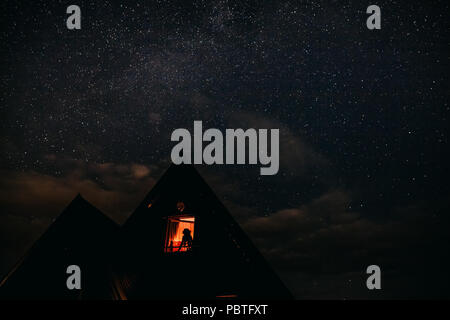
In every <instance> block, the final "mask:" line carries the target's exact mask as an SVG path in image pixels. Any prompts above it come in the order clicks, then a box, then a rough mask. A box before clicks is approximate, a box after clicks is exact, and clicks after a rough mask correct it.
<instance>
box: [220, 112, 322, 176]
mask: <svg viewBox="0 0 450 320" xmlns="http://www.w3.org/2000/svg"><path fill="white" fill-rule="evenodd" d="M228 123H229V125H230V127H231V128H242V129H244V130H245V129H248V128H254V129H279V130H280V170H284V171H288V172H291V173H294V174H295V175H297V176H299V175H304V174H306V173H307V172H308V170H310V169H316V168H321V170H324V169H326V168H327V167H328V166H329V165H330V164H329V161H328V160H327V159H326V158H325V157H324V156H323V155H321V154H320V153H318V152H316V151H315V150H313V148H312V147H311V146H309V145H308V143H306V142H305V140H304V139H302V137H301V133H300V132H294V131H293V130H292V129H290V128H289V127H288V126H287V125H285V124H283V123H281V122H280V121H277V120H275V119H269V118H266V117H262V116H261V115H259V114H255V113H248V112H239V113H233V114H231V115H230V116H229V118H228Z"/></svg>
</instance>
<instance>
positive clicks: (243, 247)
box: [114, 165, 292, 299]
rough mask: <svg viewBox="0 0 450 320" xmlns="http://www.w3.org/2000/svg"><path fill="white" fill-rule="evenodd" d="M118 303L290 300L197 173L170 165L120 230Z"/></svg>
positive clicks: (115, 278) (285, 289) (282, 285)
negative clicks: (149, 300)
mask: <svg viewBox="0 0 450 320" xmlns="http://www.w3.org/2000/svg"><path fill="white" fill-rule="evenodd" d="M117 252H118V254H117V255H116V259H115V262H114V269H115V276H114V284H115V287H116V290H117V292H118V295H117V297H116V298H119V299H148V298H150V299H167V298H178V299H193V298H194V299H211V298H238V299H257V298H263V299H290V298H292V296H291V294H290V292H289V291H288V290H287V288H286V287H285V285H284V284H283V283H282V282H281V280H280V279H279V278H278V276H277V275H276V274H275V273H274V271H273V270H272V269H271V267H270V266H269V265H268V264H267V262H266V261H265V259H264V257H263V256H262V255H261V254H260V252H259V251H258V249H257V248H256V247H255V246H254V245H253V243H252V242H251V241H250V239H249V238H248V237H247V236H246V234H245V233H244V232H243V231H242V229H241V228H240V227H239V225H238V224H237V223H236V221H235V220H234V219H233V217H232V216H231V215H230V214H229V212H228V211H227V209H226V208H225V207H224V206H223V205H222V203H221V202H220V201H219V199H218V198H217V197H216V195H215V194H214V192H213V191H212V190H211V189H210V188H209V186H208V185H207V184H206V182H205V181H204V180H203V178H202V177H201V176H200V175H199V173H198V172H197V170H196V169H195V168H194V166H191V165H178V166H177V165H172V166H171V167H170V168H169V169H168V170H167V171H166V172H165V174H164V175H163V176H162V178H161V179H160V180H159V181H158V183H157V184H156V186H155V187H154V188H153V189H152V190H151V191H150V193H149V194H148V195H147V196H146V197H145V199H144V200H143V201H142V203H141V204H140V205H139V207H138V208H137V209H136V210H135V211H134V213H133V214H132V215H131V216H130V217H129V219H128V220H127V221H126V222H125V224H124V225H123V226H122V228H121V234H120V237H119V242H118V251H117Z"/></svg>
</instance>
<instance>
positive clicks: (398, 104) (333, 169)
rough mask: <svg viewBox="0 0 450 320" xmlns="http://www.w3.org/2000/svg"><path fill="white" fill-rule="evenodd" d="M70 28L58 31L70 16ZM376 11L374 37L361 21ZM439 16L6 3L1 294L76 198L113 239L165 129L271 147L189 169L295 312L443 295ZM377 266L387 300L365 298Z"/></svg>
mask: <svg viewBox="0 0 450 320" xmlns="http://www.w3.org/2000/svg"><path fill="white" fill-rule="evenodd" d="M71 4H77V5H78V6H80V8H81V16H82V22H81V30H68V29H67V28H66V19H67V17H68V15H67V14H66V8H67V6H69V5H71ZM371 4H377V5H378V6H380V8H381V17H382V22H381V26H382V27H381V30H374V31H371V30H368V29H367V27H366V19H367V17H368V14H366V8H367V7H368V6H369V5H371ZM447 12H450V10H449V5H448V3H446V2H445V1H429V2H424V1H401V2H398V1H376V2H373V3H372V2H370V3H369V2H364V1H362V2H361V1H279V2H268V1H242V0H241V1H232V0H229V1H226V0H220V1H185V0H184V1H136V2H133V3H127V2H126V1H106V2H103V1H81V0H80V1H78V0H77V1H70V2H68V1H52V2H41V1H33V2H32V3H30V2H21V1H3V2H2V4H1V10H0V24H1V29H0V30H1V38H0V40H1V43H2V45H1V46H0V59H1V60H0V61H1V64H0V118H1V121H0V146H1V154H0V209H1V211H0V257H1V259H0V276H3V275H4V274H6V272H8V270H9V269H10V268H11V267H12V266H13V265H14V264H15V262H16V261H17V260H18V259H19V258H20V257H21V256H22V255H23V254H24V252H26V249H27V248H29V247H30V245H31V244H32V243H33V242H34V241H35V240H36V239H37V238H38V237H39V235H40V234H42V232H44V231H45V229H46V228H47V227H48V225H49V224H50V223H51V222H52V220H53V219H54V218H55V217H56V216H57V215H58V214H59V213H60V212H61V210H62V209H63V208H64V207H65V206H66V205H67V204H68V203H69V202H70V200H71V199H72V198H73V197H75V195H76V194H77V193H78V192H80V193H81V194H82V195H83V196H84V197H85V198H86V199H87V200H88V201H90V202H91V203H92V204H94V205H95V206H97V207H98V208H99V209H101V210H102V211H103V212H104V213H105V214H107V215H108V216H110V217H111V218H113V219H114V220H115V221H117V222H118V223H122V222H123V221H125V220H126V218H127V217H128V216H129V214H130V213H131V212H132V211H133V210H134V209H135V207H136V206H137V205H138V204H139V202H140V201H141V200H142V198H143V197H144V195H145V194H146V193H147V192H148V191H149V190H150V189H151V187H152V186H153V185H154V184H155V183H156V181H157V180H158V178H159V177H160V176H161V174H162V173H163V172H164V171H165V170H166V169H167V168H168V167H169V165H170V151H171V148H172V147H173V145H174V143H172V142H171V141H170V135H171V133H172V131H173V130H174V129H176V128H188V129H189V130H192V128H193V121H194V120H202V121H203V127H204V128H211V127H213V128H219V129H221V130H224V129H225V128H278V129H280V171H279V173H278V174H277V175H275V176H260V175H259V165H257V166H246V165H245V166H237V165H234V166H233V165H231V166H198V170H199V171H200V173H201V174H202V176H203V177H204V178H205V179H206V181H207V182H208V183H209V184H210V186H211V187H212V188H213V189H214V190H215V192H216V193H217V195H218V196H219V198H220V199H221V200H222V201H223V203H224V204H225V205H226V207H227V208H228V209H229V210H230V211H231V213H232V215H233V216H234V217H235V218H236V220H237V221H238V222H239V223H240V224H241V225H242V227H243V228H244V230H245V231H247V233H248V234H249V236H250V237H251V239H252V240H253V241H254V242H255V244H256V245H257V246H258V248H259V249H260V250H261V252H262V253H263V254H264V255H265V257H266V258H267V259H268V261H269V262H270V263H271V265H272V266H273V267H274V269H275V270H276V271H277V273H278V274H279V275H280V277H281V278H282V279H283V280H284V282H285V283H286V285H287V286H288V287H289V288H290V289H291V291H292V292H293V293H294V294H295V296H296V297H297V298H300V299H301V298H313V299H328V298H334V299H354V298H370V299H371V298H420V297H421V298H432V297H444V296H446V297H448V295H449V292H450V291H449V289H450V277H449V275H448V268H449V267H450V257H449V248H448V244H449V243H450V241H449V240H450V235H449V234H448V230H449V227H450V218H449V216H448V214H449V212H448V208H449V207H450V206H449V198H450V197H449V196H450V192H449V188H448V184H449V179H448V177H447V175H446V174H448V169H449V168H448V163H449V160H450V159H449V158H450V157H449V152H448V139H449V136H448V130H447V128H448V118H449V113H450V106H449V92H450V90H449V86H448V83H449V82H448V75H449V37H448V32H449V23H448V21H449V19H448V16H447ZM371 264H378V265H379V266H380V267H381V270H382V287H383V289H382V290H381V291H377V292H373V291H369V290H367V288H366V287H365V280H366V278H367V275H366V273H365V270H366V268H367V266H369V265H371Z"/></svg>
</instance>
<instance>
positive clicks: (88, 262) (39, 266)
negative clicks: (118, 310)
mask: <svg viewBox="0 0 450 320" xmlns="http://www.w3.org/2000/svg"><path fill="white" fill-rule="evenodd" d="M118 228H119V226H118V225H117V224H116V223H115V222H114V221H112V220H111V219H110V218H109V217H107V216H106V215H104V214H103V213H102V212H101V211H100V210H98V209H97V208H95V207H94V206H93V205H91V204H90V203H89V202H87V201H86V200H85V199H84V198H83V197H82V196H81V195H80V194H78V195H77V196H76V197H75V198H74V199H73V200H72V201H71V203H70V204H69V205H68V206H67V207H66V208H65V209H64V210H63V211H62V213H61V214H60V215H59V216H58V217H57V218H56V219H55V220H54V221H53V223H52V224H51V225H50V226H49V227H48V229H47V230H46V231H45V232H44V233H43V234H42V236H41V237H40V238H39V239H38V240H37V241H36V242H35V243H34V245H33V246H32V247H31V248H30V249H29V250H28V251H27V253H26V254H25V255H24V257H23V258H22V259H21V260H20V261H19V262H18V263H17V264H16V266H15V267H14V268H13V270H11V272H9V273H8V275H7V276H6V277H5V278H4V279H3V280H2V282H1V283H0V297H1V296H3V297H7V298H32V299H46V298H57V299H65V298H67V299H73V298H77V297H81V296H83V295H84V296H85V297H87V296H93V297H96V296H97V297H103V295H104V293H103V292H101V291H103V288H104V283H102V278H103V277H104V276H105V275H106V274H107V270H108V265H107V261H108V257H107V256H106V255H107V254H108V252H109V245H111V243H112V240H113V238H114V236H115V235H116V232H117V230H118ZM72 264H73V265H78V266H79V267H80V268H81V271H82V273H83V275H82V290H81V291H79V290H74V291H70V290H68V289H67V287H66V279H67V277H68V275H67V274H66V269H67V267H68V266H69V265H72ZM96 277H98V280H96V279H95V278H96ZM102 286H103V287H102Z"/></svg>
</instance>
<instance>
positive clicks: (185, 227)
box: [164, 215, 195, 252]
mask: <svg viewBox="0 0 450 320" xmlns="http://www.w3.org/2000/svg"><path fill="white" fill-rule="evenodd" d="M194 224H195V217H193V216H186V215H180V216H171V217H168V218H167V232H166V241H165V244H164V252H185V251H191V250H192V241H193V239H194Z"/></svg>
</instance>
